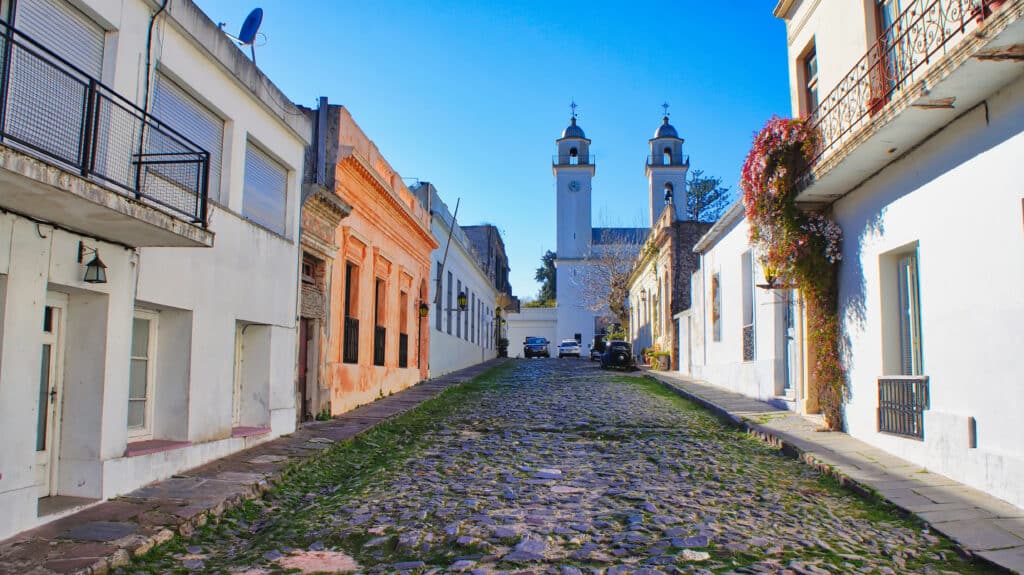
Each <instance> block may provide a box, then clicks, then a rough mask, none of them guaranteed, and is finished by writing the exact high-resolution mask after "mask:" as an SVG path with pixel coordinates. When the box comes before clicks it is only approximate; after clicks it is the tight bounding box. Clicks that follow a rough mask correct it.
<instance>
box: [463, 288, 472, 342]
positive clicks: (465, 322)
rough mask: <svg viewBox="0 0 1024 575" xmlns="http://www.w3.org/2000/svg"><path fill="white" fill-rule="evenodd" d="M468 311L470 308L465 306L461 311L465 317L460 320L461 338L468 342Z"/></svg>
mask: <svg viewBox="0 0 1024 575" xmlns="http://www.w3.org/2000/svg"><path fill="white" fill-rule="evenodd" d="M467 289H468V286H467ZM470 309H472V308H470V307H468V306H467V307H466V309H465V310H463V313H465V314H466V316H465V317H463V318H462V330H463V332H462V337H463V339H465V340H466V341H469V310H470Z"/></svg>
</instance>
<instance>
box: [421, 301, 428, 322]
mask: <svg viewBox="0 0 1024 575" xmlns="http://www.w3.org/2000/svg"><path fill="white" fill-rule="evenodd" d="M419 310H420V318H424V317H427V316H428V315H430V306H429V305H427V304H426V302H422V301H421V302H420V307H419Z"/></svg>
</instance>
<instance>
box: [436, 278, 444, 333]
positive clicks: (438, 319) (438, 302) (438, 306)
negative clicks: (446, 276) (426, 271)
mask: <svg viewBox="0 0 1024 575" xmlns="http://www.w3.org/2000/svg"><path fill="white" fill-rule="evenodd" d="M441 274H442V271H441V262H437V292H436V293H437V297H435V298H434V327H435V328H436V329H437V331H441V329H442V328H441V283H442V282H441V280H442V279H443V278H442V277H441Z"/></svg>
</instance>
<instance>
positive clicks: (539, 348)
mask: <svg viewBox="0 0 1024 575" xmlns="http://www.w3.org/2000/svg"><path fill="white" fill-rule="evenodd" d="M523 357H525V358H527V359H529V358H531V357H551V352H550V351H548V340H547V339H545V338H543V337H528V338H526V339H525V340H523Z"/></svg>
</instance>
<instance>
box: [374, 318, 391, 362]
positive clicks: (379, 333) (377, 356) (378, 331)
mask: <svg viewBox="0 0 1024 575" xmlns="http://www.w3.org/2000/svg"><path fill="white" fill-rule="evenodd" d="M387 335H388V330H387V328H385V327H384V326H382V325H375V326H373V365H384V354H385V350H386V349H387V346H386V341H387Z"/></svg>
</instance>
